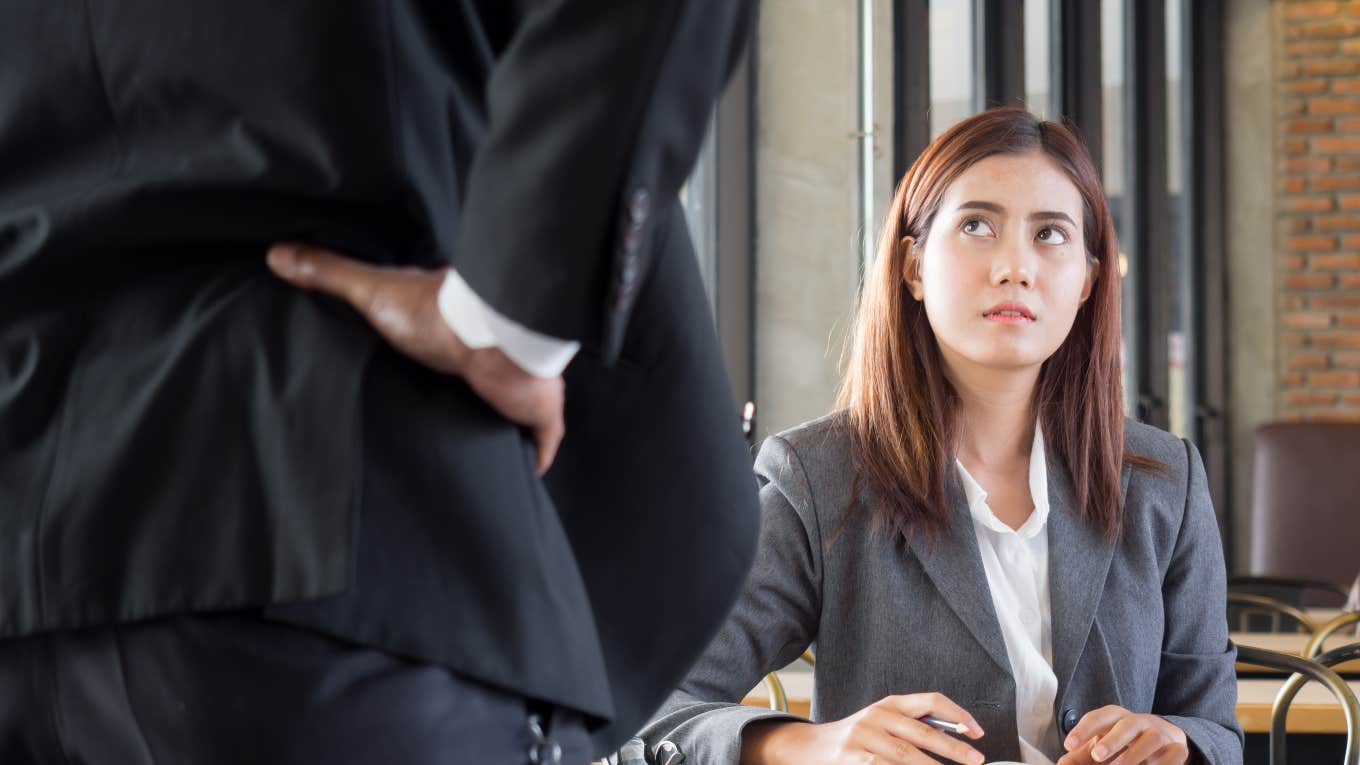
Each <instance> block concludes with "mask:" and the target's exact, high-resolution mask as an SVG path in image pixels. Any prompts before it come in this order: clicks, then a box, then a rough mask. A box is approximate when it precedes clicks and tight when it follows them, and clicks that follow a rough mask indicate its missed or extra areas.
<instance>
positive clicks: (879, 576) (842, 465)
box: [642, 109, 1242, 765]
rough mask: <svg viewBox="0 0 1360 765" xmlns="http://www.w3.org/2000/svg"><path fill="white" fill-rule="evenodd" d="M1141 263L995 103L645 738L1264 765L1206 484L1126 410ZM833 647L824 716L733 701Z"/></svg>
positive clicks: (915, 192)
mask: <svg viewBox="0 0 1360 765" xmlns="http://www.w3.org/2000/svg"><path fill="white" fill-rule="evenodd" d="M1117 260H1118V250H1117V246H1116V242H1115V236H1114V227H1113V223H1112V221H1111V218H1110V213H1109V209H1108V206H1107V203H1106V201H1105V198H1104V196H1103V194H1102V192H1101V189H1100V184H1099V179H1098V176H1097V174H1096V172H1095V170H1094V168H1093V167H1092V165H1091V161H1090V158H1089V156H1088V155H1087V153H1086V151H1085V149H1084V148H1083V147H1082V146H1081V144H1080V143H1079V142H1078V141H1077V140H1076V139H1075V138H1074V137H1073V136H1072V134H1071V133H1070V132H1068V131H1067V130H1066V129H1065V128H1063V127H1062V126H1060V125H1057V124H1054V123H1051V122H1040V121H1038V120H1036V119H1035V118H1034V117H1033V116H1031V115H1030V114H1028V113H1027V112H1025V111H1022V110H1018V109H998V110H993V111H988V112H985V113H982V114H979V115H976V116H974V117H971V118H969V119H967V120H964V121H963V122H961V123H959V124H958V125H956V126H954V127H953V128H952V129H951V130H949V131H948V132H947V133H945V134H944V135H942V136H940V137H939V138H938V139H936V141H935V142H934V143H933V144H931V146H930V147H929V148H928V149H926V151H925V153H924V154H922V155H921V157H920V158H919V159H918V160H917V161H916V163H915V164H914V165H913V166H912V168H911V170H910V171H909V172H908V173H907V175H906V177H905V178H904V179H903V181H902V183H901V184H900V185H899V187H898V189H897V193H896V196H895V197H894V199H893V204H892V209H891V210H890V212H889V214H888V219H887V223H886V225H885V226H884V234H883V238H882V241H881V244H880V246H879V253H878V257H877V260H876V263H875V266H874V268H873V271H872V273H871V274H870V276H869V278H868V280H867V281H866V284H865V290H864V295H863V299H862V302H861V306H860V309H859V316H858V319H857V325H856V329H855V335H854V347H853V354H852V357H851V363H850V369H849V372H848V375H847V377H846V379H845V382H844V386H843V389H842V394H841V401H840V408H839V410H838V411H837V412H835V413H833V414H831V415H829V416H827V417H824V418H821V419H818V420H814V421H812V422H809V423H806V424H804V425H802V426H800V427H797V428H794V429H793V430H790V431H788V432H786V433H783V434H780V435H778V436H775V437H773V438H770V439H769V440H767V441H766V442H765V444H764V446H763V448H762V449H761V451H760V455H759V457H758V458H757V464H756V471H757V473H758V475H759V478H760V481H761V484H762V488H761V502H762V506H763V517H762V523H763V528H762V532H761V542H760V548H759V551H758V553H757V560H756V564H755V567H754V569H753V571H752V573H751V575H750V578H749V580H748V582H747V585H746V588H745V591H744V593H743V595H742V596H741V599H740V600H739V602H738V604H737V606H736V608H735V610H734V611H733V613H732V614H731V616H730V617H729V619H728V621H727V623H726V624H725V625H724V627H723V628H722V630H721V631H720V633H719V634H718V635H717V637H716V638H715V639H714V641H713V642H712V644H711V645H710V646H709V648H708V649H707V651H706V652H705V654H704V656H703V657H702V658H701V660H700V661H699V663H698V664H697V665H696V666H695V668H694V669H693V670H692V672H691V674H690V675H689V676H688V678H687V679H686V680H685V681H684V683H683V684H682V685H681V687H680V688H679V690H677V691H676V693H675V694H673V695H672V697H671V698H670V699H669V700H668V701H667V703H666V705H665V706H664V707H663V708H662V709H661V711H660V712H658V714H657V716H656V717H655V718H654V719H653V721H652V722H651V723H650V724H649V725H648V726H647V728H645V729H644V731H643V734H642V735H643V737H644V738H645V739H647V741H648V742H649V743H651V744H652V745H655V744H657V743H658V742H660V741H661V740H663V739H670V740H672V741H674V742H675V743H676V744H678V745H679V746H680V748H681V750H682V751H684V752H685V753H686V755H687V757H688V760H687V761H688V762H690V763H702V764H704V765H707V764H708V763H724V764H726V763H736V762H741V763H743V765H756V764H759V763H771V764H774V763H817V764H818V765H824V764H825V763H841V762H846V763H848V762H855V763H861V762H875V763H929V762H934V760H932V759H931V756H935V757H938V758H941V759H943V760H945V761H948V762H959V763H970V764H979V763H982V762H983V761H984V759H986V760H1023V761H1024V762H1026V763H1048V762H1051V761H1054V760H1056V761H1057V762H1058V763H1059V765H1083V764H1084V763H1092V762H1116V763H1119V765H1137V764H1138V763H1150V764H1152V765H1179V764H1180V763H1186V762H1209V763H1214V764H1215V765H1232V764H1236V763H1240V762H1241V761H1242V733H1241V730H1240V729H1239V727H1238V726H1237V723H1236V722H1235V719H1234V713H1233V708H1234V704H1235V701H1236V683H1235V677H1234V670H1233V663H1234V658H1235V655H1236V650H1235V649H1234V648H1233V646H1232V645H1231V644H1230V643H1229V642H1228V634H1227V624H1226V617H1225V581H1224V566H1223V556H1222V548H1221V545H1220V542H1219V539H1218V529H1217V523H1216V521H1215V518H1214V513H1213V509H1212V507H1211V505H1210V501H1209V494H1208V489H1207V486H1206V484H1205V477H1204V468H1203V465H1202V463H1201V461H1200V458H1199V454H1198V452H1197V451H1196V450H1195V447H1194V446H1193V445H1191V444H1189V443H1188V442H1185V441H1182V440H1179V439H1177V438H1175V437H1173V436H1171V435H1170V434H1167V433H1165V432H1162V431H1160V430H1156V429H1154V428H1151V427H1147V426H1145V425H1140V424H1138V423H1133V422H1126V421H1125V420H1124V417H1123V415H1122V413H1121V402H1122V392H1121V388H1120V375H1119V327H1120V318H1119V305H1120V302H1119V301H1120V297H1119V272H1118V265H1117ZM809 645H811V646H812V647H813V649H814V651H815V653H816V657H817V667H816V673H815V678H814V704H813V710H812V718H813V721H812V722H808V721H804V720H801V719H800V718H796V717H793V716H790V715H784V714H780V713H777V712H771V711H769V710H762V709H758V708H754V707H742V706H739V705H737V704H735V703H734V702H736V701H738V700H739V699H740V698H741V697H742V696H744V695H745V694H746V693H747V692H748V691H749V689H751V688H752V687H753V686H754V685H755V684H756V683H757V682H758V681H759V678H760V677H761V676H762V675H764V674H765V673H767V672H770V671H772V670H775V669H778V668H781V667H783V666H784V665H786V664H787V663H789V662H790V661H792V660H793V659H795V658H796V657H797V656H798V655H799V654H800V653H801V652H802V651H803V650H804V648H806V647H808V646H809ZM927 715H929V716H933V717H936V718H942V719H945V720H952V721H954V722H960V723H963V724H965V725H966V726H967V728H968V732H967V734H966V737H953V736H950V735H948V734H946V733H943V732H941V731H939V730H936V729H933V728H931V727H930V726H928V725H926V724H924V723H923V722H921V721H920V720H919V718H922V717H924V716H927Z"/></svg>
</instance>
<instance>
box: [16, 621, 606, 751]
mask: <svg viewBox="0 0 1360 765" xmlns="http://www.w3.org/2000/svg"><path fill="white" fill-rule="evenodd" d="M588 760H589V739H588V734H587V733H586V730H585V727H584V723H583V720H582V718H581V716H580V715H579V714H576V713H574V712H571V711H568V710H563V709H560V708H559V709H552V708H548V707H545V706H540V705H537V704H535V703H533V702H527V701H526V700H525V699H523V698H519V697H516V696H514V695H513V694H510V693H506V692H502V691H500V690H497V689H494V688H491V687H488V686H485V685H481V684H479V683H476V682H474V681H471V680H468V679H466V678H463V677H460V676H458V675H456V674H453V673H452V672H449V671H448V670H446V669H443V668H441V667H437V666H432V665H428V664H419V663H414V662H410V661H407V660H404V659H401V658H398V657H395V656H392V655H390V654H386V653H383V652H381V651H375V650H370V649H366V648H363V647H360V646H356V645H353V644H349V643H345V642H341V641H337V640H333V639H330V638H328V637H325V636H322V635H320V634H319V633H314V632H311V631H309V630H306V629H301V628H297V627H292V626H288V625H283V624H278V623H273V622H269V621H266V620H264V619H262V618H260V617H259V616H257V615H256V614H254V613H253V612H231V613H222V614H212V615H198V616H178V617H172V618H167V619H157V620H154V621H147V622H140V623H136V624H129V625H118V626H109V627H98V628H91V629H84V630H73V631H65V632H55V633H49V634H43V635H37V636H31V637H25V638H16V639H10V640H5V641H0V763H5V765H26V764H27V763H33V764H35V765H47V764H48V763H54V764H56V763H59V764H61V765H85V764H86V763H91V764H93V763H98V764H99V765H123V764H124V763H128V764H129V765H132V764H135V765H153V764H155V765H217V764H218V763H221V764H223V765H226V764H227V763H232V764H235V763H259V764H267V763H327V764H329V763H354V764H355V765H367V764H368V763H384V764H386V763H409V764H411V765H425V764H426V763H429V764H430V765H433V764H434V763H441V764H444V763H463V762H467V763H477V764H478V765H481V764H482V763H488V764H489V763H513V764H514V765H521V764H524V763H543V765H549V764H550V763H553V762H555V761H559V762H561V763H566V764H568V765H583V764H584V763H586V762H587V761H588Z"/></svg>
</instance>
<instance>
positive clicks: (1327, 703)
mask: <svg viewBox="0 0 1360 765" xmlns="http://www.w3.org/2000/svg"><path fill="white" fill-rule="evenodd" d="M1282 685H1284V680H1283V679H1274V678H1269V679H1240V680H1238V681H1237V722H1238V723H1240V724H1241V725H1242V730H1244V731H1246V732H1247V733H1269V732H1270V708H1271V705H1272V704H1274V703H1275V695H1276V694H1277V693H1279V690H1280V686H1282ZM1348 685H1350V687H1351V692H1352V693H1355V694H1357V695H1360V682H1358V681H1355V680H1352V681H1350V683H1348ZM1285 727H1286V728H1287V729H1288V730H1289V731H1290V732H1291V733H1345V732H1346V718H1345V717H1344V716H1343V715H1342V714H1341V707H1340V705H1338V704H1337V703H1336V699H1335V698H1334V697H1333V696H1332V694H1331V692H1330V691H1328V690H1327V689H1326V688H1325V687H1323V686H1321V685H1319V684H1318V683H1317V682H1308V683H1306V684H1305V685H1304V686H1303V688H1302V689H1300V690H1299V695H1297V696H1295V697H1294V703H1293V704H1291V705H1290V706H1289V718H1288V720H1287V721H1286V725H1285Z"/></svg>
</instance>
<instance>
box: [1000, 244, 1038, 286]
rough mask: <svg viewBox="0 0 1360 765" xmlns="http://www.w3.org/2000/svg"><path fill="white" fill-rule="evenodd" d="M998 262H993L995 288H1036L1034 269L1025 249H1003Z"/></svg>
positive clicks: (1011, 247) (1014, 247)
mask: <svg viewBox="0 0 1360 765" xmlns="http://www.w3.org/2000/svg"><path fill="white" fill-rule="evenodd" d="M999 249H1000V250H1001V251H1000V252H998V253H997V257H996V260H994V261H993V262H992V284H993V285H995V286H998V287H1000V286H1005V285H1012V284H1013V285H1018V286H1021V287H1024V288H1025V289H1031V288H1033V287H1034V269H1033V265H1032V264H1031V263H1030V257H1029V255H1028V253H1026V252H1025V248H1024V247H1017V246H1010V247H1001V248H999Z"/></svg>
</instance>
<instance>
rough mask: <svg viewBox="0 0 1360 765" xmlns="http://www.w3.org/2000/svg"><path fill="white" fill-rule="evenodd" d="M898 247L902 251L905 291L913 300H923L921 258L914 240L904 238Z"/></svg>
mask: <svg viewBox="0 0 1360 765" xmlns="http://www.w3.org/2000/svg"><path fill="white" fill-rule="evenodd" d="M900 245H901V248H902V250H903V254H902V281H903V282H905V283H906V285H907V290H908V291H910V292H911V296H912V297H913V298H916V299H917V300H924V299H925V289H924V288H923V287H922V284H921V258H920V254H919V253H918V252H917V251H916V239H915V238H914V237H910V236H904V237H902V241H901V242H900Z"/></svg>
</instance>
